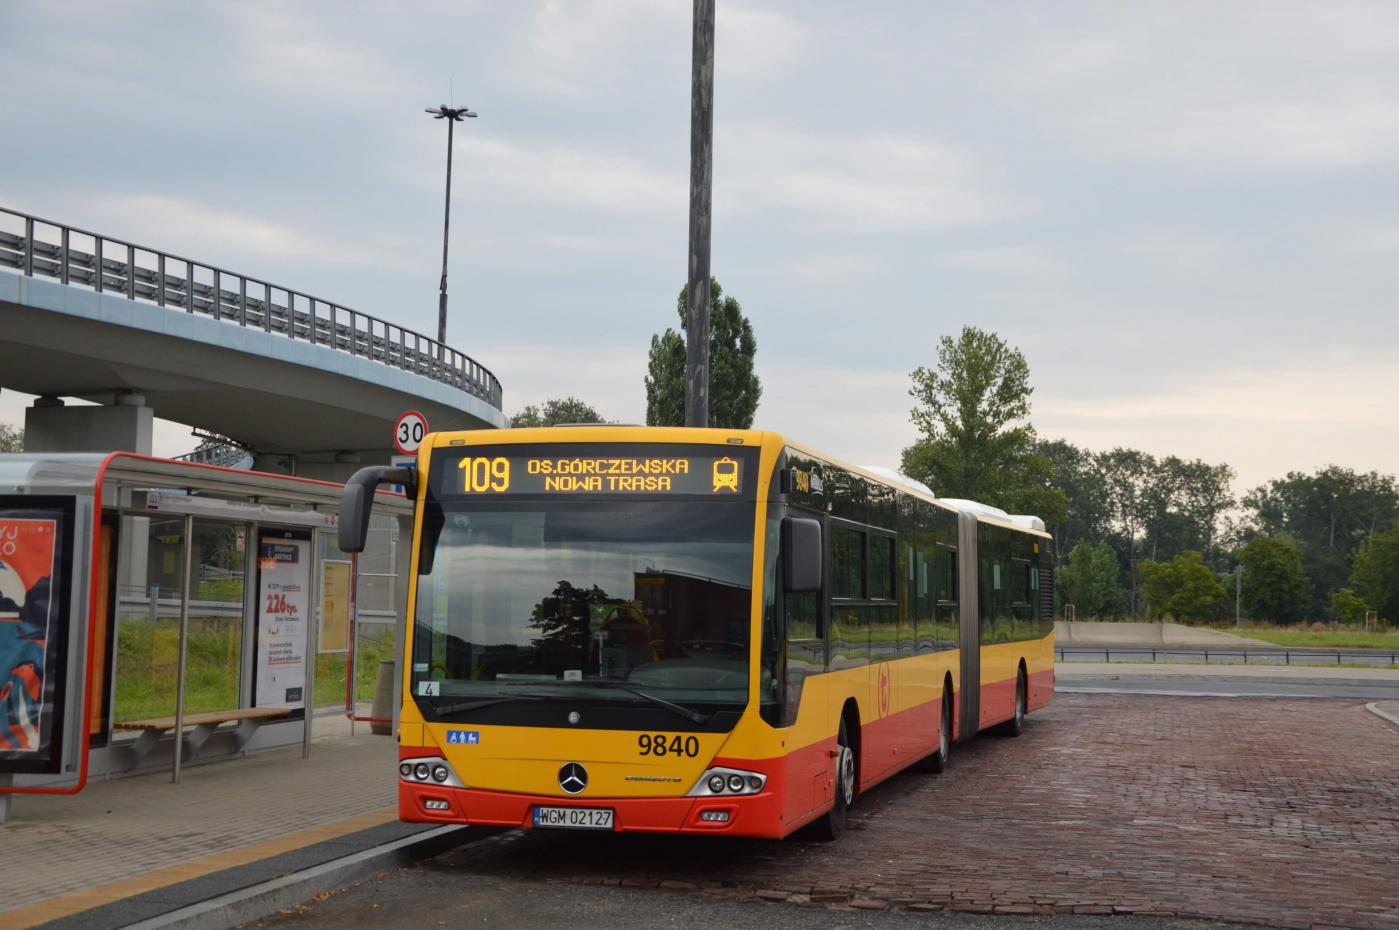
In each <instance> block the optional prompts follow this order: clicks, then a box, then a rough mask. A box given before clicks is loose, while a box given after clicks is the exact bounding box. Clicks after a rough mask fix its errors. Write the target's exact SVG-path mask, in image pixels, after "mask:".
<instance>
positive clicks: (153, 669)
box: [113, 617, 394, 723]
mask: <svg viewBox="0 0 1399 930" xmlns="http://www.w3.org/2000/svg"><path fill="white" fill-rule="evenodd" d="M241 641H242V621H241V620H238V619H234V618H228V619H213V620H198V619H195V618H193V617H191V618H190V630H189V644H188V649H187V653H186V662H187V669H186V672H185V713H186V714H201V713H209V712H212V711H219V710H233V709H235V708H237V707H238V690H239V664H240V658H241V656H242V643H241ZM179 648H180V629H179V623H178V621H176V620H174V619H169V620H167V619H162V620H160V621H159V622H157V623H152V622H151V621H150V620H149V619H145V618H140V619H123V620H122V622H121V623H119V624H118V625H117V670H116V685H117V691H116V704H115V707H114V708H113V711H114V720H115V722H117V723H127V722H130V721H132V720H152V719H156V718H160V717H172V716H174V714H175V687H176V676H177V673H178V668H179ZM393 657H394V656H393V634H392V632H390V633H389V634H388V635H387V636H386V637H379V638H368V637H364V638H361V639H360V643H359V655H358V662H357V665H358V667H359V672H358V675H357V681H356V684H357V687H356V691H357V692H358V697H359V700H361V701H369V700H372V699H373V698H374V683H375V679H376V678H377V676H378V674H379V661H380V660H381V659H391V658H393ZM314 698H315V702H316V706H317V707H328V706H341V707H343V706H344V704H345V655H344V653H339V654H335V653H332V654H328V655H318V656H316V688H315V694H314Z"/></svg>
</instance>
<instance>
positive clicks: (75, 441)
mask: <svg viewBox="0 0 1399 930" xmlns="http://www.w3.org/2000/svg"><path fill="white" fill-rule="evenodd" d="M0 388H8V389H10V390H15V391H21V392H24V393H26V394H36V395H39V398H38V400H37V401H36V402H35V404H34V406H32V407H31V408H29V410H28V411H27V415H26V419H25V444H26V451H36V452H95V451H116V450H124V451H131V452H140V453H147V454H148V453H149V452H150V442H151V421H152V418H153V417H154V416H160V417H161V418H163V419H167V420H173V421H175V422H178V423H184V424H187V425H189V426H191V427H194V428H196V429H199V430H204V431H207V432H209V433H212V434H216V435H217V436H219V437H226V438H227V439H228V440H229V446H230V447H232V448H234V449H237V448H241V449H243V450H246V451H247V452H248V453H249V454H251V455H252V457H253V460H254V467H255V468H256V469H258V470H260V471H271V472H282V473H290V474H296V475H300V476H303V477H316V478H325V479H330V480H341V481H343V480H344V479H345V478H347V477H348V476H349V474H350V473H351V472H353V471H354V469H355V468H356V467H358V465H359V464H361V463H376V462H387V461H388V458H389V455H390V453H391V452H392V431H393V424H394V421H395V420H396V418H397V417H398V415H399V414H401V413H403V412H404V411H405V410H410V409H414V410H418V411H420V412H421V413H423V414H424V415H425V416H426V417H427V420H428V422H429V424H431V426H432V428H433V429H486V428H503V427H507V426H508V425H509V421H508V420H507V418H506V417H505V415H504V414H503V413H502V411H501V405H502V393H501V386H500V382H499V381H498V380H497V379H496V377H495V375H493V374H492V373H491V372H490V371H489V370H487V369H486V368H485V367H484V366H482V365H480V364H478V363H477V362H476V361H475V360H474V359H472V358H471V357H469V356H467V355H466V354H464V353H462V352H459V351H457V350H456V349H453V348H450V347H448V346H446V345H443V344H441V343H439V342H438V341H437V340H435V339H431V338H429V337H427V336H424V335H422V334H420V333H417V332H414V331H412V330H409V329H405V328H404V327H402V326H397V325H395V324H392V323H389V322H387V321H385V320H382V319H379V318H377V317H373V316H370V315H369V314H366V313H361V312H359V311H356V310H352V309H350V308H348V307H345V306H342V305H340V304H337V303H335V302H333V301H328V300H322V299H320V298H317V297H312V296H310V295H307V294H303V293H301V292H299V291H296V290H294V289H291V288H287V287H283V286H280V285H275V284H272V283H270V282H267V281H263V280H260V279H256V278H252V277H249V276H247V275H241V274H236V273H234V272H230V271H226V270H224V269H222V268H219V267H217V266H214V265H208V264H204V263H201V262H196V261H194V260H192V259H187V258H182V257H179V256H176V255H172V254H168V253H165V252H161V251H159V250H157V249H151V248H147V247H145V246H138V245H135V244H132V243H129V242H125V241H122V240H118V239H113V238H111V237H108V236H103V235H100V234H97V233H92V232H88V231H85V230H80V229H76V228H73V227H69V226H65V225H63V224H60V223H55V222H51V221H48V220H43V219H40V218H37V217H33V216H29V215H27V214H24V213H19V212H16V211H13V210H7V209H4V208H0ZM65 397H67V398H74V397H75V398H80V399H83V400H88V401H95V402H97V403H98V404H100V405H102V406H100V407H91V406H86V405H84V406H72V405H65V404H64V402H63V398H65ZM234 457H235V458H237V457H242V456H234Z"/></svg>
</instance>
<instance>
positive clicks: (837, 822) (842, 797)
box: [811, 718, 855, 841]
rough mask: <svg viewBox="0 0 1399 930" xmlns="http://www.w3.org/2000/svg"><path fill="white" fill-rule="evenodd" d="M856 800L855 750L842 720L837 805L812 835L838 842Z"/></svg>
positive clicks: (819, 821) (818, 823)
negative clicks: (852, 803) (851, 805)
mask: <svg viewBox="0 0 1399 930" xmlns="http://www.w3.org/2000/svg"><path fill="white" fill-rule="evenodd" d="M854 799H855V750H854V749H853V748H852V747H851V745H850V737H849V735H848V734H847V733H846V729H845V719H844V718H841V721H840V732H839V734H838V735H837V736H836V758H835V804H834V805H833V806H832V807H831V809H830V810H828V811H826V813H824V814H822V815H821V817H820V818H819V819H818V820H816V821H815V822H814V823H812V825H811V835H812V836H813V837H815V838H816V839H818V840H827V841H830V840H837V839H840V835H841V834H842V833H844V832H845V818H846V815H847V814H848V813H849V811H850V804H851V802H852V801H854Z"/></svg>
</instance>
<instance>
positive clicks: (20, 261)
mask: <svg viewBox="0 0 1399 930" xmlns="http://www.w3.org/2000/svg"><path fill="white" fill-rule="evenodd" d="M6 220H9V221H10V222H9V223H6V222H5V221H6ZM14 220H18V221H19V222H20V223H21V224H22V225H23V232H22V233H15V232H9V231H6V230H4V229H0V266H3V267H8V268H15V269H18V270H19V271H21V272H22V273H23V274H25V275H28V276H31V277H33V276H42V277H46V278H54V279H56V280H58V281H60V282H62V283H63V284H81V285H85V286H87V287H90V288H92V289H93V290H95V291H97V292H99V293H101V292H112V293H118V294H123V295H125V296H126V297H127V298H128V299H130V300H145V301H150V302H152V303H154V304H156V305H158V306H161V307H181V308H183V309H184V310H185V311H186V312H188V313H202V314H204V315H206V316H211V317H213V318H214V319H215V320H221V321H224V322H230V323H236V324H238V325H239V326H245V327H254V328H257V329H261V330H263V331H264V332H269V333H277V334H278V335H283V336H286V337H287V338H289V339H294V340H302V341H305V342H310V343H313V344H315V345H322V346H328V347H329V348H332V349H335V350H337V351H340V352H348V353H350V354H351V355H354V356H358V357H360V358H367V359H371V360H373V361H376V362H381V363H383V364H385V365H389V366H391V367H393V368H400V369H403V370H404V371H411V372H415V373H416V374H420V375H423V376H424V377H427V378H431V379H432V380H434V381H440V382H442V383H443V384H450V385H452V386H453V387H455V388H459V389H460V390H463V391H466V392H468V393H470V394H474V395H475V396H477V397H479V398H481V399H482V400H484V401H486V403H488V404H490V405H491V406H492V407H495V408H496V409H497V410H499V409H501V404H502V396H501V388H500V381H499V380H497V379H496V376H495V375H493V374H491V372H490V371H489V370H487V369H486V368H484V367H483V366H481V365H479V364H477V363H476V361H475V360H474V359H472V358H471V357H469V356H467V355H464V354H462V353H461V352H458V351H457V350H456V349H453V348H451V347H449V346H446V345H443V344H442V343H439V342H438V341H437V340H436V339H432V338H429V337H428V336H424V335H422V334H420V333H417V332H414V331H413V330H411V329H405V328H404V327H402V326H396V325H394V324H392V323H389V322H387V321H385V320H381V319H379V318H378V317H373V316H370V315H369V314H367V313H360V312H358V311H356V310H351V309H350V308H349V307H342V306H340V305H339V304H336V303H333V302H331V301H328V300H321V299H320V298H318V297H312V296H310V295H309V294H302V293H300V292H299V291H294V290H292V289H290V288H286V287H280V286H278V285H274V284H270V283H268V282H266V281H262V280H259V279H257V278H250V277H248V276H247V275H240V274H235V273H233V272H231V271H225V270H224V269H222V268H219V267H216V266H214V265H206V264H204V263H202V262H196V261H193V260H191V259H188V258H181V257H180V256H178V255H171V254H169V253H166V252H161V251H159V250H158V249H151V248H147V247H145V246H139V245H134V244H132V243H130V242H125V241H122V240H120V239H113V238H111V237H110V236H100V235H98V234H97V233H93V232H88V231H86V230H83V229H77V228H76V227H71V226H64V225H63V224H62V223H55V222H53V221H51V220H45V219H40V218H39V217H35V216H30V215H28V214H26V213H20V212H18V211H16V210H8V209H5V208H4V207H0V225H15V224H14V222H13V221H14ZM50 231H52V232H50ZM50 239H56V240H57V241H56V242H54V241H48V240H50ZM74 239H82V240H90V241H91V245H90V247H89V250H88V251H83V250H82V249H80V248H78V246H79V245H84V246H86V245H88V243H87V242H86V241H84V242H79V243H75V242H74ZM172 265H173V266H175V267H174V268H171V267H170V266H172ZM99 269H100V271H99ZM179 271H183V272H184V277H180V276H179V275H178V274H175V273H172V272H179ZM201 278H203V279H204V280H200V279H201ZM279 298H280V301H281V302H280V303H278V299H279Z"/></svg>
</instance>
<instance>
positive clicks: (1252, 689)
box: [1054, 675, 1399, 701]
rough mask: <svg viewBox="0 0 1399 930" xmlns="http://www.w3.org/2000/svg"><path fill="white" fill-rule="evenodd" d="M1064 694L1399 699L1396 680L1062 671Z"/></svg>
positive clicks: (1060, 683)
mask: <svg viewBox="0 0 1399 930" xmlns="http://www.w3.org/2000/svg"><path fill="white" fill-rule="evenodd" d="M1054 690H1055V691H1056V692H1062V693H1065V694H1160V695H1177V696H1180V697H1343V698H1356V699H1359V700H1363V701H1395V700H1399V681H1395V682H1385V681H1347V680H1344V679H1341V680H1337V681H1327V680H1325V679H1312V680H1303V681H1288V680H1269V679H1266V678H1263V679H1258V678H1254V679H1249V678H1220V677H1208V678H1206V677H1203V676H1202V677H1200V678H1190V677H1183V676H1180V675H1172V676H1170V677H1166V676H1162V677H1160V678H1153V677H1151V676H1149V675H1132V676H1130V677H1129V676H1126V675H1124V676H1122V677H1121V678H1120V679H1116V680H1114V679H1113V678H1111V677H1110V676H1091V677H1090V676H1087V675H1083V676H1079V675H1074V676H1069V675H1063V676H1061V677H1060V678H1059V680H1058V682H1057V683H1056V684H1055V686H1054Z"/></svg>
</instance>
